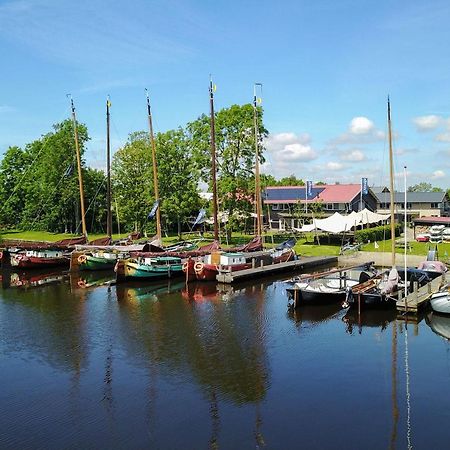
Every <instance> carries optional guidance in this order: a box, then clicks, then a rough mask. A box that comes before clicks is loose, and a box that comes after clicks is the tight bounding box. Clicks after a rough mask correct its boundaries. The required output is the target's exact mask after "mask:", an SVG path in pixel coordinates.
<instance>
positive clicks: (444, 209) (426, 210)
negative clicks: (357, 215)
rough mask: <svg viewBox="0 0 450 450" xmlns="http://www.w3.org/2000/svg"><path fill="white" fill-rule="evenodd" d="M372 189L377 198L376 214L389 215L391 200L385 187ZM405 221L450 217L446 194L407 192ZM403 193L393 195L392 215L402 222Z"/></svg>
mask: <svg viewBox="0 0 450 450" xmlns="http://www.w3.org/2000/svg"><path fill="white" fill-rule="evenodd" d="M371 189H372V192H374V194H375V196H376V198H377V212H378V213H379V214H389V211H390V206H391V199H390V191H389V188H388V187H386V186H375V187H373V188H371ZM406 194H407V195H406V209H407V211H406V213H407V221H408V222H411V221H412V220H413V219H415V218H421V217H448V216H449V215H450V205H449V199H448V196H447V194H446V192H407V193H406ZM404 204H405V193H404V192H395V193H394V214H395V217H396V219H397V220H400V221H403V217H404V214H405V206H404Z"/></svg>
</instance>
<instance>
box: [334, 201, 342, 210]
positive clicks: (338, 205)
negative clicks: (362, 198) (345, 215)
mask: <svg viewBox="0 0 450 450" xmlns="http://www.w3.org/2000/svg"><path fill="white" fill-rule="evenodd" d="M340 206H341V205H340V204H339V203H333V209H336V210H338V209H340Z"/></svg>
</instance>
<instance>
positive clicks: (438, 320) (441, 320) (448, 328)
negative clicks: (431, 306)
mask: <svg viewBox="0 0 450 450" xmlns="http://www.w3.org/2000/svg"><path fill="white" fill-rule="evenodd" d="M425 322H426V323H427V325H428V326H429V327H430V328H431V329H432V330H433V332H434V333H436V334H437V335H438V336H441V337H442V338H444V339H446V340H447V341H450V317H449V316H444V315H441V314H436V313H435V312H430V313H429V314H427V315H426V316H425Z"/></svg>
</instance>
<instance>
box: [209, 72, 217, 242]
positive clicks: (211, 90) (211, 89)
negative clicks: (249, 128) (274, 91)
mask: <svg viewBox="0 0 450 450" xmlns="http://www.w3.org/2000/svg"><path fill="white" fill-rule="evenodd" d="M214 88H215V87H214V84H213V81H212V78H210V80H209V106H210V115H211V127H210V129H211V180H212V191H213V216H214V240H215V241H218V240H219V225H218V220H217V211H218V207H217V180H216V170H217V169H216V128H215V120H214Z"/></svg>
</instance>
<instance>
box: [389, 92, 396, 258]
mask: <svg viewBox="0 0 450 450" xmlns="http://www.w3.org/2000/svg"><path fill="white" fill-rule="evenodd" d="M388 133H389V178H390V194H391V195H390V200H391V208H390V212H391V263H392V267H394V266H395V211H394V154H393V151H392V127H391V102H390V100H389V96H388Z"/></svg>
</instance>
